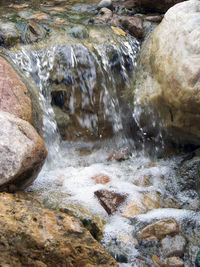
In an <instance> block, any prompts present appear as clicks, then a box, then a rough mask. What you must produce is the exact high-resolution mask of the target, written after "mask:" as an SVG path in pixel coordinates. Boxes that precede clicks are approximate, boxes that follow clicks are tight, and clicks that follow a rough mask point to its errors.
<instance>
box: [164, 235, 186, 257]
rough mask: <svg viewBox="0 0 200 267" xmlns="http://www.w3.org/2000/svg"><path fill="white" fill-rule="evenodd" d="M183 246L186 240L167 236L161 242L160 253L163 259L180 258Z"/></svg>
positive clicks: (181, 237)
mask: <svg viewBox="0 0 200 267" xmlns="http://www.w3.org/2000/svg"><path fill="white" fill-rule="evenodd" d="M185 246H186V240H185V238H184V237H183V236H181V235H175V236H174V237H171V236H167V237H165V238H164V239H162V240H161V251H162V253H163V255H164V256H165V257H171V256H182V255H183V254H184V250H185Z"/></svg>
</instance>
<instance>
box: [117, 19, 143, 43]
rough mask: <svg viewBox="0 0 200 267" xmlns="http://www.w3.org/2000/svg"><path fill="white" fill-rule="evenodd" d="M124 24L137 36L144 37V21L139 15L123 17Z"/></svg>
mask: <svg viewBox="0 0 200 267" xmlns="http://www.w3.org/2000/svg"><path fill="white" fill-rule="evenodd" d="M121 23H122V26H123V27H124V28H125V29H127V30H128V31H129V32H130V33H131V34H132V35H133V36H135V37H136V38H139V39H142V38H143V22H142V19H141V18H138V17H125V18H123V19H122V22H121Z"/></svg>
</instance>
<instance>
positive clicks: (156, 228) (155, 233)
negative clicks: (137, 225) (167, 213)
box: [140, 219, 179, 239]
mask: <svg viewBox="0 0 200 267" xmlns="http://www.w3.org/2000/svg"><path fill="white" fill-rule="evenodd" d="M178 232H179V225H178V223H177V221H176V220H174V219H166V220H159V221H157V222H154V223H152V224H149V225H147V226H146V227H145V228H143V229H142V231H141V235H140V238H141V239H146V238H149V237H156V238H157V239H161V238H163V237H164V236H166V235H173V234H177V233H178Z"/></svg>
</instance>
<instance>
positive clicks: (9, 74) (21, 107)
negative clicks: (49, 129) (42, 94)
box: [0, 56, 42, 134]
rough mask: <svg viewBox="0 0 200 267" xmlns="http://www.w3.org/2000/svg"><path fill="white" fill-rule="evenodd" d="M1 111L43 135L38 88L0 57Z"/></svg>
mask: <svg viewBox="0 0 200 267" xmlns="http://www.w3.org/2000/svg"><path fill="white" fill-rule="evenodd" d="M0 110H2V111H6V112H9V113H11V114H13V115H15V116H17V117H19V118H21V119H23V120H26V121H28V122H29V123H31V124H32V125H34V127H35V128H36V129H37V131H38V132H39V133H40V134H41V133H42V116H41V109H40V105H39V100H38V95H37V91H36V88H34V86H33V84H31V83H30V82H29V83H28V81H27V79H26V78H25V77H24V76H23V75H22V74H21V73H19V72H17V71H16V69H15V68H14V65H11V64H10V63H9V62H8V61H7V59H6V58H4V57H2V56H0Z"/></svg>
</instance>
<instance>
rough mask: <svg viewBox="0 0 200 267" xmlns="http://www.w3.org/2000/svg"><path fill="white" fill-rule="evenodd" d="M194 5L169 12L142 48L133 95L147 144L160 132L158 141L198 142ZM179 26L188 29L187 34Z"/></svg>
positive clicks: (196, 24)
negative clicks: (136, 101)
mask: <svg viewBox="0 0 200 267" xmlns="http://www.w3.org/2000/svg"><path fill="white" fill-rule="evenodd" d="M199 5H200V3H199V2H198V1H194V2H190V1H186V2H183V3H179V4H177V5H175V6H174V7H172V8H171V9H169V10H168V12H167V13H166V14H165V16H164V19H163V20H162V22H161V24H160V25H159V26H158V27H157V28H156V30H155V31H154V33H153V36H152V37H151V38H150V40H149V41H147V42H146V44H145V43H144V50H142V52H141V58H140V59H141V60H140V63H141V72H140V71H139V73H140V74H141V76H140V74H139V76H140V78H141V79H140V78H138V79H137V82H136V88H137V90H135V94H136V97H138V99H139V101H138V103H139V105H138V108H139V109H140V108H141V109H142V114H141V117H140V125H141V127H142V128H143V130H144V132H146V133H147V135H148V136H149V137H150V138H153V137H155V135H156V134H158V133H156V129H160V132H161V133H162V135H163V138H164V137H165V136H166V138H167V139H168V140H173V142H175V143H181V144H188V143H189V144H195V143H196V144H199V142H200V141H199V140H200V139H199V137H200V131H199V123H198V121H199V119H198V118H199V112H200V111H199V104H198V103H199V93H198V91H199V67H200V66H199V63H198V62H199V47H198V46H197V45H196V40H197V39H198V38H199V30H198V25H199V18H200V17H199V12H198V10H199ZM183 25H187V26H186V28H185V26H183ZM191 27H192V29H193V31H192V32H191V30H190V29H191ZM167 29H173V30H170V31H168V30H167ZM188 40H189V41H188ZM180 46H181V49H180ZM145 77H146V78H145ZM166 88H167V90H166ZM140 89H141V90H140ZM147 99H148V100H147ZM147 114H152V116H153V117H154V121H155V125H154V126H152V125H149V123H148V120H149V119H150V117H148V116H149V115H147ZM158 124H159V126H158ZM156 138H159V137H158V135H157V137H156Z"/></svg>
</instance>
